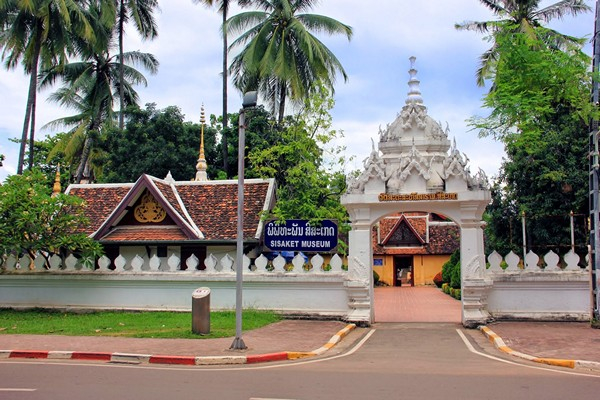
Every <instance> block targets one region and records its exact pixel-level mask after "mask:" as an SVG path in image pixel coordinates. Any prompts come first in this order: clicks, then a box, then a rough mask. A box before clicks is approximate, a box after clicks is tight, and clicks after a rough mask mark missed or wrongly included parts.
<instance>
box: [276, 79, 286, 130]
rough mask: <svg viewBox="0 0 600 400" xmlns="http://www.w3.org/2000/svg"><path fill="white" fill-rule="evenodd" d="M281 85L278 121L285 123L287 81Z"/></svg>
mask: <svg viewBox="0 0 600 400" xmlns="http://www.w3.org/2000/svg"><path fill="white" fill-rule="evenodd" d="M280 85H281V86H280V87H279V117H278V118H277V123H278V124H279V125H281V124H282V123H283V115H284V114H285V89H286V85H285V82H280Z"/></svg>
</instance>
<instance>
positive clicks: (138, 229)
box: [67, 175, 275, 242]
mask: <svg viewBox="0 0 600 400" xmlns="http://www.w3.org/2000/svg"><path fill="white" fill-rule="evenodd" d="M67 193H69V194H71V195H75V196H79V197H81V198H83V199H84V200H85V202H86V204H87V207H86V216H87V217H88V218H89V220H90V223H89V225H87V226H85V227H84V228H83V231H84V232H85V233H87V234H88V235H90V236H91V237H93V238H95V239H97V240H100V241H104V242H108V241H113V242H115V241H128V242H131V241H134V242H135V241H140V242H144V241H165V242H174V241H177V242H179V241H185V240H195V241H197V240H234V239H235V237H236V233H237V222H236V221H237V181H203V182H198V181H174V180H172V179H169V178H166V179H164V180H163V179H158V178H155V177H153V176H150V175H142V176H141V177H140V178H139V179H138V181H137V182H136V183H134V184H132V183H124V184H85V185H83V184H82V185H70V186H69V188H68V189H67ZM147 194H150V196H151V198H152V199H154V200H155V203H156V204H158V206H159V208H161V209H162V210H164V212H165V213H166V216H165V217H164V219H163V220H162V222H156V221H150V222H145V223H142V222H140V221H139V220H137V219H136V218H134V215H133V214H134V209H135V208H137V207H138V206H139V205H140V201H141V199H142V197H143V196H145V195H147ZM274 201H275V181H274V180H272V179H269V180H262V179H247V180H245V183H244V238H245V239H258V238H260V235H261V233H262V221H261V218H260V215H261V213H262V212H263V211H265V210H268V209H270V208H271V207H272V206H273V204H274ZM153 204H154V203H153Z"/></svg>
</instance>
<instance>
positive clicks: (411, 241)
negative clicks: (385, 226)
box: [381, 216, 425, 247]
mask: <svg viewBox="0 0 600 400" xmlns="http://www.w3.org/2000/svg"><path fill="white" fill-rule="evenodd" d="M424 244H425V240H423V238H422V237H421V236H420V235H419V234H418V233H417V231H416V230H415V228H414V227H413V226H412V225H411V224H410V223H409V222H408V220H407V219H406V217H404V216H402V217H400V218H399V219H398V221H397V222H396V224H394V226H393V227H392V229H391V230H390V232H389V233H388V234H387V235H386V237H385V238H384V239H383V240H382V242H381V245H382V246H385V247H414V246H423V245H424Z"/></svg>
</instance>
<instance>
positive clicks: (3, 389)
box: [0, 388, 37, 392]
mask: <svg viewBox="0 0 600 400" xmlns="http://www.w3.org/2000/svg"><path fill="white" fill-rule="evenodd" d="M36 390H37V389H25V388H0V392H35V391H36Z"/></svg>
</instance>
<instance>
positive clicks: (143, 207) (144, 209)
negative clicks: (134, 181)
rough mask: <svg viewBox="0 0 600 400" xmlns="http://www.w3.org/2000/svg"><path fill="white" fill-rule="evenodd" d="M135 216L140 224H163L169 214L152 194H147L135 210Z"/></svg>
mask: <svg viewBox="0 0 600 400" xmlns="http://www.w3.org/2000/svg"><path fill="white" fill-rule="evenodd" d="M133 215H134V216H135V219H136V220H137V221H138V222H142V223H146V222H161V221H162V220H164V219H165V217H166V216H167V212H166V211H165V209H164V208H162V207H161V206H160V204H158V202H157V201H156V199H155V198H154V197H153V196H152V195H151V194H150V193H146V194H145V195H144V196H142V201H141V203H140V205H138V206H137V207H136V208H135V209H134V210H133Z"/></svg>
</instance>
